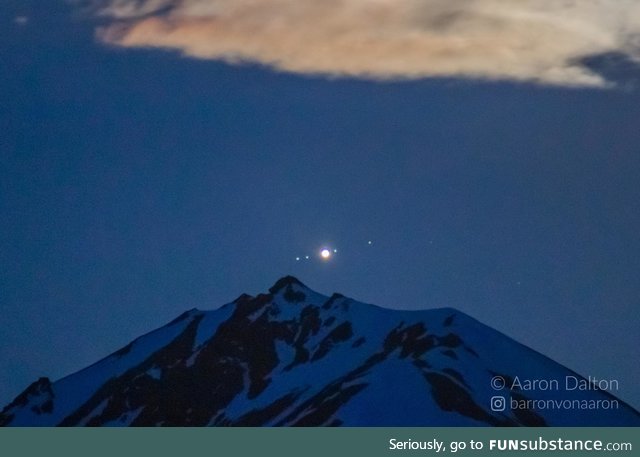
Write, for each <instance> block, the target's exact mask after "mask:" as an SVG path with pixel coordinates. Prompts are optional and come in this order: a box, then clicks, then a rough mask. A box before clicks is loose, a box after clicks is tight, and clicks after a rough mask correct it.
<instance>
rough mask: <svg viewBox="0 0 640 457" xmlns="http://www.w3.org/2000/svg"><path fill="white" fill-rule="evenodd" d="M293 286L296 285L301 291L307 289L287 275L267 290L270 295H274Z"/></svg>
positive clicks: (297, 280)
mask: <svg viewBox="0 0 640 457" xmlns="http://www.w3.org/2000/svg"><path fill="white" fill-rule="evenodd" d="M294 285H298V286H300V287H302V288H303V289H309V288H308V287H307V286H305V285H304V284H303V283H302V282H301V281H300V280H299V279H298V278H296V277H295V276H291V275H287V276H284V277H282V278H280V279H278V280H277V281H276V283H275V284H274V285H273V286H271V287H270V288H269V293H271V294H272V295H275V294H277V293H278V292H281V291H282V290H283V289H287V290H289V289H291V287H292V286H294Z"/></svg>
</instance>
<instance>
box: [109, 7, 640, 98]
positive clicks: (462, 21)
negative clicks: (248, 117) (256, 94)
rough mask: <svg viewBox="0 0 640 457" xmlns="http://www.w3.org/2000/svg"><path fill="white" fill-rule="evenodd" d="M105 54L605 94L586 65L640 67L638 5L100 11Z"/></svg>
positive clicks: (321, 72)
mask: <svg viewBox="0 0 640 457" xmlns="http://www.w3.org/2000/svg"><path fill="white" fill-rule="evenodd" d="M99 1H100V2H101V7H100V14H101V15H102V16H105V17H109V18H111V19H112V22H111V23H110V24H109V25H107V26H105V27H102V28H101V29H99V31H98V36H99V38H100V39H101V40H102V41H104V42H105V43H109V44H112V45H117V46H125V47H157V48H166V49H175V50H179V51H180V52H182V53H184V54H185V55H188V56H192V57H196V58H202V59H218V60H224V61H226V62H232V63H233V62H242V61H251V62H259V63H262V64H265V65H268V66H271V67H273V68H275V69H278V70H284V71H289V72H295V73H310V74H325V75H330V76H354V77H363V78H371V79H405V78H422V77H450V76H453V77H472V78H486V79H507V80H521V81H525V80H526V81H537V82H541V83H546V84H558V85H568V86H603V85H606V81H604V80H603V79H602V77H601V76H599V75H597V74H594V73H592V72H590V71H589V70H588V69H587V68H585V67H583V66H582V65H580V63H579V59H580V58H582V57H585V56H588V55H593V54H599V53H606V52H620V53H624V54H627V55H628V56H629V57H631V58H634V59H635V58H638V57H639V56H640V53H639V52H638V38H637V37H638V36H640V2H637V0H574V1H572V0H135V1H134V0H99Z"/></svg>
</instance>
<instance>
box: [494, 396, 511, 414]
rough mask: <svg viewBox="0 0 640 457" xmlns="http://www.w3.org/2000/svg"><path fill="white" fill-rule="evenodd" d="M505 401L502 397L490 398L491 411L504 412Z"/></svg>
mask: <svg viewBox="0 0 640 457" xmlns="http://www.w3.org/2000/svg"><path fill="white" fill-rule="evenodd" d="M506 403H507V401H506V400H505V398H504V397H501V396H496V397H491V411H504V410H505V408H506Z"/></svg>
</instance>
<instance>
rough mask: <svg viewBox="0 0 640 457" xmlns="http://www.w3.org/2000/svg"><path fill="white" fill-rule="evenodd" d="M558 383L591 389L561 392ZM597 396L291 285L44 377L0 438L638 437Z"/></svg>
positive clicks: (492, 348) (465, 340)
mask: <svg viewBox="0 0 640 457" xmlns="http://www.w3.org/2000/svg"><path fill="white" fill-rule="evenodd" d="M497 376H499V377H500V378H496V377H497ZM567 377H569V378H568V379H571V380H572V381H571V382H573V379H575V380H578V381H584V384H582V386H587V387H588V388H589V390H579V389H574V390H570V391H567V390H565V384H564V383H565V379H567ZM527 380H529V381H531V380H547V381H548V380H557V382H558V383H559V387H560V389H559V390H554V389H553V388H551V389H544V388H543V387H544V385H538V386H537V387H538V388H537V389H529V387H528V386H527V384H526V381H527ZM502 381H504V382H505V383H506V385H507V386H506V388H505V389H503V390H496V387H500V383H501V382H502ZM514 384H515V387H514V388H513V390H510V387H513V386H514ZM551 387H553V383H552V386H551ZM592 387H593V386H592V385H591V384H588V383H587V382H586V380H584V378H582V377H580V376H579V375H577V374H576V373H574V372H572V371H571V370H569V369H567V368H565V367H563V366H561V365H559V364H558V363H556V362H554V361H553V360H550V359H549V358H547V357H545V356H543V355H541V354H539V353H537V352H535V351H533V350H532V349H529V348H527V347H526V346H523V345H521V344H519V343H517V342H516V341H514V340H512V339H510V338H508V337H507V336H505V335H503V334H501V333H499V332H497V331H495V330H493V329H491V328H489V327H487V326H485V325H483V324H481V323H480V322H478V321H476V320H474V319H473V318H471V317H469V316H467V315H465V314H463V313H461V312H459V311H456V310H454V309H451V308H442V309H431V310H423V311H398V310H390V309H384V308H379V307H376V306H373V305H368V304H364V303H359V302H356V301H354V300H351V299H349V298H345V297H344V296H342V295H340V294H334V295H332V296H331V297H326V296H323V295H320V294H318V293H316V292H314V291H312V290H310V289H309V288H307V287H306V286H304V285H303V284H302V283H301V282H300V281H298V280H297V279H295V278H293V277H290V276H289V277H285V278H282V279H280V280H279V281H278V282H277V283H276V284H275V285H274V286H273V287H272V288H271V289H270V290H269V293H267V294H260V295H258V296H256V297H252V296H248V295H242V296H240V297H239V298H238V299H237V300H235V301H233V302H232V303H229V304H227V305H225V306H222V307H221V308H219V309H216V310H214V311H200V310H197V309H193V310H191V311H187V312H185V313H184V314H182V315H181V316H179V317H178V318H176V319H175V320H173V321H172V322H170V323H169V324H167V325H165V326H164V327H161V328H159V329H157V330H155V331H153V332H151V333H148V334H146V335H144V336H142V337H140V338H138V339H136V340H135V341H133V342H131V343H130V344H128V345H127V346H125V347H123V348H122V349H120V350H119V351H117V352H115V353H113V354H111V355H110V356H108V357H106V358H104V359H102V360H101V361H99V362H97V363H95V364H94V365H91V366H89V367H88V368H85V369H84V370H81V371H79V372H77V373H74V374H72V375H70V376H67V377H65V378H62V379H60V380H58V381H56V382H53V383H52V382H50V381H49V379H47V378H40V379H39V380H38V381H36V382H34V383H33V384H31V385H30V386H29V387H28V388H27V389H26V390H25V391H24V392H23V393H21V394H20V395H19V396H18V397H17V398H16V399H15V400H14V401H13V402H12V403H11V404H9V405H8V406H6V407H5V408H4V410H3V411H2V413H1V414H0V425H5V426H6V425H9V426H53V425H62V426H128V425H132V426H153V425H164V426H203V425H219V426H235V425H243V426H263V425H269V426H270V425H276V426H277V425H284V426H289V425H303V426H305V425H308V426H313V425H345V426H445V425H446V426H474V425H492V426H512V425H516V426H518V425H523V426H544V425H553V426H556V425H559V426H583V425H584V426H586V425H589V426H604V425H607V426H617V425H627V426H629V425H632V426H638V425H640V414H639V413H638V412H637V411H635V410H634V409H633V408H631V407H630V406H628V405H626V404H625V403H624V402H622V401H620V400H617V399H615V397H613V396H612V395H610V394H608V393H607V392H604V391H602V390H596V389H593V388H592ZM496 396H503V397H505V402H504V406H505V409H504V411H497V410H499V409H501V406H502V405H501V402H500V400H499V399H498V400H495V399H494V400H492V397H496ZM527 400H532V401H538V403H536V405H534V406H533V407H526V406H529V404H530V403H531V402H529V403H526V402H527ZM566 400H569V403H567V402H566ZM540 401H542V402H544V403H540ZM492 402H493V403H492ZM513 402H516V403H517V404H518V405H520V406H519V407H517V408H512V406H513V405H514V403H513ZM523 404H525V405H526V406H525V407H522V405H523ZM542 404H544V407H542V408H541V407H540V405H542ZM616 404H617V407H614V406H615V405H616ZM590 405H591V406H598V409H590V408H589V406H590ZM492 406H493V408H492ZM567 406H571V408H567ZM577 406H581V407H579V408H578V407H577ZM585 408H586V409H585Z"/></svg>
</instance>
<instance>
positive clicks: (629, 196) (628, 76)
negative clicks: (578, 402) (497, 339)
mask: <svg viewBox="0 0 640 457" xmlns="http://www.w3.org/2000/svg"><path fill="white" fill-rule="evenodd" d="M105 20H106V19H105V18H99V19H96V18H95V17H94V16H91V15H90V14H87V13H86V12H84V11H83V10H81V9H78V8H77V7H74V6H72V5H69V4H67V3H65V2H64V1H53V0H52V1H48V2H36V1H17V0H9V1H6V0H3V2H2V3H1V4H0V316H1V318H0V319H1V321H0V322H1V325H0V406H4V405H5V404H6V403H8V402H9V401H10V400H11V399H12V398H13V397H14V396H15V395H17V394H18V393H19V392H20V391H22V390H23V389H24V388H25V387H26V386H27V385H28V384H29V383H31V382H32V381H34V380H35V379H37V377H38V376H49V377H50V378H52V379H58V378H60V377H62V376H64V375H66V374H70V373H71V372H73V371H75V370H78V369H80V368H83V367H85V366H87V365H88V364H90V363H93V362H95V361H97V360H98V359H99V358H101V357H103V356H106V355H107V354H109V353H111V352H113V351H115V350H116V349H118V348H120V347H122V346H124V345H125V344H127V343H128V342H129V341H131V340H132V339H134V338H136V337H138V336H140V335H141V334H143V333H146V332H148V331H150V330H152V329H154V328H156V327H159V326H161V325H164V324H165V323H167V322H168V321H169V320H171V319H173V318H174V317H176V316H177V315H178V314H180V313H182V312H183V311H185V310H187V309H190V308H193V307H198V308H200V309H215V308H217V307H218V306H221V305H222V304H225V303H227V302H230V301H232V300H233V299H235V298H236V297H237V296H238V295H240V294H241V293H243V292H247V293H251V294H257V293H260V292H264V291H266V290H267V289H268V288H269V287H270V286H271V285H272V284H273V283H274V282H275V281H276V280H277V279H278V278H279V277H282V276H285V275H287V274H292V275H294V276H296V277H298V278H299V279H300V280H301V281H302V282H304V283H305V284H307V285H308V286H309V287H311V288H312V289H315V290H317V291H319V292H322V293H325V294H331V293H332V292H334V291H338V292H341V293H343V294H345V295H347V296H350V297H352V298H355V299H357V300H359V301H364V302H369V303H375V304H377V305H381V306H386V307H391V308H405V309H421V308H433V307H441V306H451V307H455V308H457V309H459V310H461V311H464V312H466V313H468V314H470V315H471V316H473V317H475V318H477V319H479V320H480V321H482V322H483V323H485V324H487V325H489V326H491V327H494V328H496V329H498V330H500V331H502V332H504V333H506V334H507V335H509V336H511V337H513V338H515V339H516V340H518V341H520V342H522V343H524V344H526V345H528V346H530V347H532V348H533V349H536V350H538V351H540V352H542V353H543V354H545V355H548V356H549V357H551V358H553V359H554V360H556V361H558V362H560V363H562V364H564V365H566V366H567V367H569V368H571V369H574V370H576V371H578V372H579V373H580V374H582V375H584V376H595V377H597V378H614V379H617V380H619V383H620V388H621V390H620V392H616V393H615V394H616V395H618V396H620V397H621V398H622V399H624V400H627V401H629V402H630V403H631V404H632V405H634V406H635V407H636V408H638V407H640V388H639V387H638V383H637V381H638V379H640V365H638V363H637V361H638V359H639V358H640V357H639V355H640V354H639V349H638V348H639V347H640V312H639V308H640V280H639V278H638V274H639V272H640V237H639V236H638V233H639V231H640V88H638V89H636V83H637V81H638V78H639V76H640V70H639V69H638V67H637V65H635V64H633V63H632V62H630V61H629V60H628V59H626V58H625V57H624V56H621V55H616V54H615V53H612V54H611V55H607V56H600V57H598V58H593V59H590V60H588V61H587V60H585V64H586V65H590V66H592V67H593V68H592V69H593V71H594V72H595V73H594V74H598V75H601V76H602V77H603V78H606V79H607V80H608V81H610V82H612V83H615V84H616V85H615V87H608V88H607V87H593V86H591V85H587V84H582V83H581V84H577V85H570V84H567V83H563V84H547V83H545V82H544V81H543V82H542V83H531V82H526V81H520V80H518V78H511V79H509V78H506V79H505V78H502V79H501V78H496V77H492V76H491V75H489V76H488V77H487V75H484V77H483V78H482V79H473V78H468V77H462V76H456V77H422V78H415V79H406V78H405V79H402V78H400V80H398V79H394V78H391V79H384V80H379V79H376V78H373V79H371V78H361V77H358V76H357V75H355V76H353V75H351V76H340V75H338V76H335V75H333V76H331V75H330V76H325V75H318V74H315V73H314V72H313V71H312V72H306V71H283V70H287V68H284V67H283V68H275V69H274V68H270V67H267V66H263V65H261V64H260V61H259V60H258V59H255V60H256V61H257V62H258V63H243V64H233V65H230V64H227V63H224V62H221V61H220V60H216V59H197V58H192V57H184V56H181V55H180V54H179V53H178V52H176V51H166V50H161V49H156V48H138V47H134V46H132V47H126V46H118V45H114V44H113V43H108V44H105V43H104V42H100V41H99V40H98V39H97V38H96V35H95V30H96V23H97V22H100V23H101V24H103V23H104V21H105ZM364 64H367V62H365V63H363V65H364ZM427 76H428V75H427ZM435 76H438V75H435ZM534 76H535V75H534ZM368 241H372V244H369V243H368ZM322 246H330V247H331V248H332V249H333V248H336V249H338V253H337V254H335V255H334V256H333V258H332V259H330V260H329V261H326V262H323V261H321V260H319V259H318V258H317V253H318V251H319V249H320V248H321V247H322ZM304 255H310V256H311V257H312V258H311V259H310V260H308V261H305V260H304V259H303V260H301V261H296V257H297V256H302V257H304Z"/></svg>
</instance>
